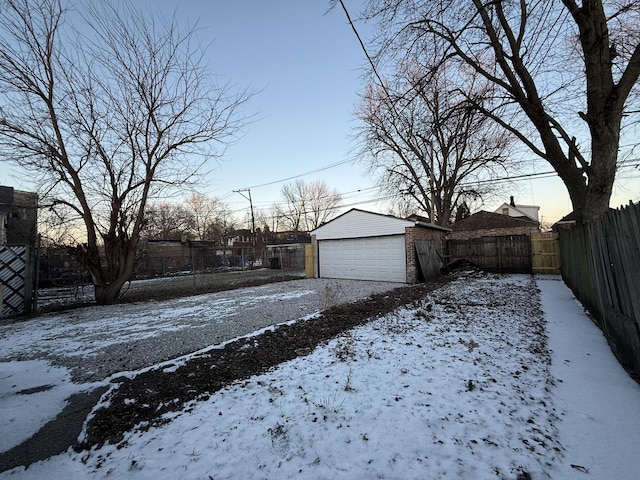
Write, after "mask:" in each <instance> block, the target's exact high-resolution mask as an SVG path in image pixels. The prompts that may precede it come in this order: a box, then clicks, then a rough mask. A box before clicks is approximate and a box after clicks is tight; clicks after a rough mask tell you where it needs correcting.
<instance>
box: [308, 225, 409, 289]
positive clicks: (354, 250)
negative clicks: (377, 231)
mask: <svg viewBox="0 0 640 480" xmlns="http://www.w3.org/2000/svg"><path fill="white" fill-rule="evenodd" d="M318 260H319V273H320V276H322V277H325V278H353V279H365V280H381V281H387V282H406V281H407V280H406V279H407V262H406V256H405V247H404V235H394V236H388V237H369V238H345V239H340V240H321V241H319V242H318Z"/></svg>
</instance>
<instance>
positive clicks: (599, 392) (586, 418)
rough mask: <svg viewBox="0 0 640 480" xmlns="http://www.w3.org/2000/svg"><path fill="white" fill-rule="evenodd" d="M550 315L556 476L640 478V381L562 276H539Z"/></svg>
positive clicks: (600, 479) (566, 478) (565, 479)
mask: <svg viewBox="0 0 640 480" xmlns="http://www.w3.org/2000/svg"><path fill="white" fill-rule="evenodd" d="M537 285H538V287H539V288H540V290H541V292H542V309H543V310H544V313H545V318H546V319H547V328H548V333H549V348H550V349H551V350H552V368H551V372H552V374H553V376H554V377H555V378H556V379H557V380H558V381H557V382H556V387H555V388H554V397H555V399H556V402H555V403H556V407H557V409H558V411H557V414H558V416H559V417H560V419H559V421H558V422H557V427H558V431H559V440H560V443H561V444H562V445H564V446H565V448H566V451H565V461H564V462H563V464H562V466H561V469H560V471H559V472H558V474H557V476H556V478H561V479H563V480H572V479H582V480H586V479H598V480H607V479H616V480H635V479H637V478H640V454H639V453H640V452H639V451H638V448H639V447H640V385H638V384H637V383H636V382H635V381H634V380H633V379H632V378H631V377H630V376H629V374H628V373H627V372H626V371H625V370H624V369H623V368H622V367H621V366H620V364H619V363H618V361H617V359H616V358H615V356H614V355H613V353H612V352H611V349H610V347H609V345H608V344H607V341H606V339H605V337H604V335H603V334H602V332H601V331H600V329H599V328H598V327H597V326H596V325H595V324H594V323H593V322H592V321H591V319H590V317H589V316H587V314H586V313H585V311H584V309H583V307H582V305H581V304H580V303H579V302H578V301H577V300H576V299H575V298H574V296H573V294H572V292H571V290H569V288H568V287H567V286H566V285H565V284H564V282H563V281H562V279H561V278H560V277H543V276H540V277H538V278H537Z"/></svg>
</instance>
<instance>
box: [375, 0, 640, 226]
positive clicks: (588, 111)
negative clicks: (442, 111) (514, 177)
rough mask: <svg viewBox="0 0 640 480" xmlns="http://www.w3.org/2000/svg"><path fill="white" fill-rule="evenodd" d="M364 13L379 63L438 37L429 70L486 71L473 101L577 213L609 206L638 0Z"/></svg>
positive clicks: (461, 3)
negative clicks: (529, 155)
mask: <svg viewBox="0 0 640 480" xmlns="http://www.w3.org/2000/svg"><path fill="white" fill-rule="evenodd" d="M368 16H369V18H376V19H377V20H378V21H379V25H380V37H379V40H380V50H379V52H378V53H379V56H378V60H379V61H381V62H382V61H383V59H384V58H394V59H395V58H397V57H399V56H405V55H409V56H411V55H414V54H415V53H416V52H419V51H424V50H428V49H430V48H432V45H433V39H434V38H437V39H438V40H439V41H442V42H444V43H445V46H446V48H445V49H444V50H443V51H442V55H441V57H440V59H439V61H438V62H437V63H436V64H434V65H430V66H429V69H434V68H441V67H442V66H443V65H446V66H448V68H454V67H456V66H461V65H463V66H466V67H471V68H472V69H473V70H475V71H476V72H477V73H478V74H479V75H481V76H482V77H484V78H485V79H486V80H487V81H488V82H490V83H491V84H492V86H493V87H494V90H493V92H492V94H491V96H490V97H486V98H485V99H484V102H483V103H478V104H477V105H476V107H477V108H478V109H479V110H480V111H481V112H482V113H484V114H485V115H487V116H488V117H489V118H491V119H493V120H494V121H495V122H496V123H497V124H498V125H500V126H501V127H502V128H504V129H505V130H507V131H509V132H511V133H512V134H513V135H515V136H516V137H517V138H518V139H519V140H520V142H521V143H522V144H523V145H525V146H526V147H527V148H528V149H529V150H530V151H532V152H533V153H535V154H536V155H538V156H539V157H541V158H543V159H544V160H546V161H547V162H548V163H549V164H550V165H551V166H552V167H553V168H554V169H555V171H556V172H557V173H558V175H559V177H560V178H561V179H562V181H563V182H564V184H565V186H566V188H567V191H568V193H569V196H570V198H571V201H572V204H573V208H574V211H575V212H576V213H577V214H578V215H579V218H582V219H583V220H585V221H587V220H590V219H592V218H593V217H594V216H597V215H599V214H600V213H602V212H604V211H606V209H607V208H608V207H609V200H610V197H611V192H612V187H613V184H614V181H615V176H616V169H617V160H618V151H619V149H620V134H621V129H622V127H623V126H624V124H627V125H628V124H630V123H631V122H632V121H633V120H634V118H637V114H638V113H640V112H639V111H638V109H637V108H635V107H633V108H630V107H632V105H633V102H632V101H631V100H630V99H631V98H632V97H633V96H634V93H637V85H638V78H639V76H640V4H638V2H637V1H635V0H610V1H606V0H583V1H582V2H580V3H578V2H577V1H575V0H562V2H558V1H546V0H536V1H526V0H520V1H510V2H506V1H488V0H437V1H431V0H418V1H414V0H396V1H393V2H389V1H383V0H372V1H370V2H369V8H368ZM470 100H473V98H472V97H471V96H470Z"/></svg>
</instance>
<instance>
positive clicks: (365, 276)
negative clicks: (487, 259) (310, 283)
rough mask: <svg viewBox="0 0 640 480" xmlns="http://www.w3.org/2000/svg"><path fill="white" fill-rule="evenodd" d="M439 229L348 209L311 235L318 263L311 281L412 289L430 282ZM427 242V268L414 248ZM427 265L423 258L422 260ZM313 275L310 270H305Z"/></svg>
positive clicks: (435, 266) (437, 256) (436, 261)
mask: <svg viewBox="0 0 640 480" xmlns="http://www.w3.org/2000/svg"><path fill="white" fill-rule="evenodd" d="M449 231H450V230H449V229H447V228H444V227H440V226H438V225H432V224H427V223H424V222H421V221H416V220H407V219H401V218H397V217H393V216H390V215H383V214H379V213H375V212H367V211H364V210H358V209H352V210H349V211H348V212H346V213H344V214H342V215H340V216H338V217H336V218H335V219H333V220H331V221H330V222H328V223H326V224H325V225H322V226H321V227H318V228H317V229H315V230H314V231H313V232H312V243H313V249H314V253H315V254H316V258H315V261H314V268H313V270H314V271H313V275H314V276H316V277H322V278H344V279H348V278H350V279H362V280H381V281H392V282H402V283H416V282H419V281H421V280H424V279H425V272H427V275H426V276H428V277H431V276H433V272H434V271H436V272H437V271H439V268H438V265H439V264H440V263H441V262H440V259H441V252H442V250H441V249H442V238H443V236H444V234H445V233H447V232H449ZM416 241H420V242H430V243H429V245H430V250H429V255H428V256H429V257H432V258H428V263H429V265H428V267H427V268H426V269H425V268H422V267H421V266H420V262H419V258H418V255H416V245H415V242H416ZM420 258H422V260H423V263H426V262H425V259H427V256H425V255H424V254H423V255H422V256H421V257H420ZM309 270H310V271H311V269H309Z"/></svg>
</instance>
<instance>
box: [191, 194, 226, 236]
mask: <svg viewBox="0 0 640 480" xmlns="http://www.w3.org/2000/svg"><path fill="white" fill-rule="evenodd" d="M185 207H186V208H187V210H189V212H190V213H191V215H192V218H193V229H194V233H195V236H196V238H197V239H198V240H214V239H215V237H216V234H214V232H218V231H219V230H220V229H219V228H218V226H217V225H218V224H219V223H224V222H225V221H226V217H227V216H228V208H227V207H226V206H225V205H224V204H223V203H222V201H221V200H220V199H219V198H218V197H207V196H206V195H203V194H201V193H194V194H193V195H191V196H190V197H188V198H187V200H186V202H185Z"/></svg>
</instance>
